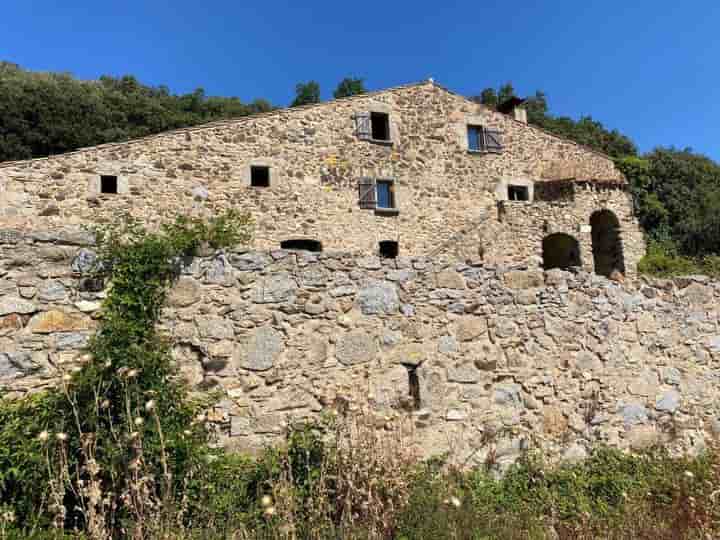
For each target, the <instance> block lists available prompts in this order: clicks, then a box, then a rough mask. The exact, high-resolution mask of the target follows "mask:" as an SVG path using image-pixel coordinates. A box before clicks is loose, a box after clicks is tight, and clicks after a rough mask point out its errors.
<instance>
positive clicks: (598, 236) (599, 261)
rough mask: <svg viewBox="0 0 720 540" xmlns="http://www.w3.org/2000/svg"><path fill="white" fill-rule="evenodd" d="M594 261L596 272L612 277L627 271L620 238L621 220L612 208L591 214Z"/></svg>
mask: <svg viewBox="0 0 720 540" xmlns="http://www.w3.org/2000/svg"><path fill="white" fill-rule="evenodd" d="M590 227H591V231H592V233H591V235H592V250H593V263H594V264H595V273H596V274H600V275H601V276H606V277H610V276H612V275H613V273H615V272H620V273H621V274H624V273H625V256H624V254H623V246H622V240H621V238H620V222H619V221H618V218H617V216H616V215H615V214H613V213H612V212H611V211H610V210H600V211H599V212H595V213H594V214H593V215H592V216H590Z"/></svg>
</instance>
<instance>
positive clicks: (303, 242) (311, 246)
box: [280, 238, 322, 251]
mask: <svg viewBox="0 0 720 540" xmlns="http://www.w3.org/2000/svg"><path fill="white" fill-rule="evenodd" d="M280 247H281V248H282V249H300V250H303V251H322V242H320V241H319V240H311V239H309V238H295V239H292V240H283V241H282V242H280Z"/></svg>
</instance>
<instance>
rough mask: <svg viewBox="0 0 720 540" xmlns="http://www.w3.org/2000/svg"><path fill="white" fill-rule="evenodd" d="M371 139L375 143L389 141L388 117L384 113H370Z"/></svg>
mask: <svg viewBox="0 0 720 540" xmlns="http://www.w3.org/2000/svg"><path fill="white" fill-rule="evenodd" d="M370 125H371V128H372V138H373V139H375V140H376V141H389V140H390V116H389V115H388V114H386V113H379V112H373V113H370Z"/></svg>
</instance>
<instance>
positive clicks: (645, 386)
mask: <svg viewBox="0 0 720 540" xmlns="http://www.w3.org/2000/svg"><path fill="white" fill-rule="evenodd" d="M657 387H658V377H657V373H655V371H654V370H652V369H650V368H644V369H643V370H642V372H641V373H640V375H639V376H638V377H637V378H636V379H634V380H633V381H632V382H630V384H628V391H629V392H630V393H631V394H633V395H634V396H650V395H653V394H654V393H655V392H656V391H657Z"/></svg>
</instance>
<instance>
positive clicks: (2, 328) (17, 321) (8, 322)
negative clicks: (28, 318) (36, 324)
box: [0, 313, 24, 335]
mask: <svg viewBox="0 0 720 540" xmlns="http://www.w3.org/2000/svg"><path fill="white" fill-rule="evenodd" d="M23 326H24V324H23V319H22V316H20V315H18V314H17V313H11V314H10V315H5V316H3V317H0V335H3V334H6V333H12V332H14V331H16V330H22V328H23Z"/></svg>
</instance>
